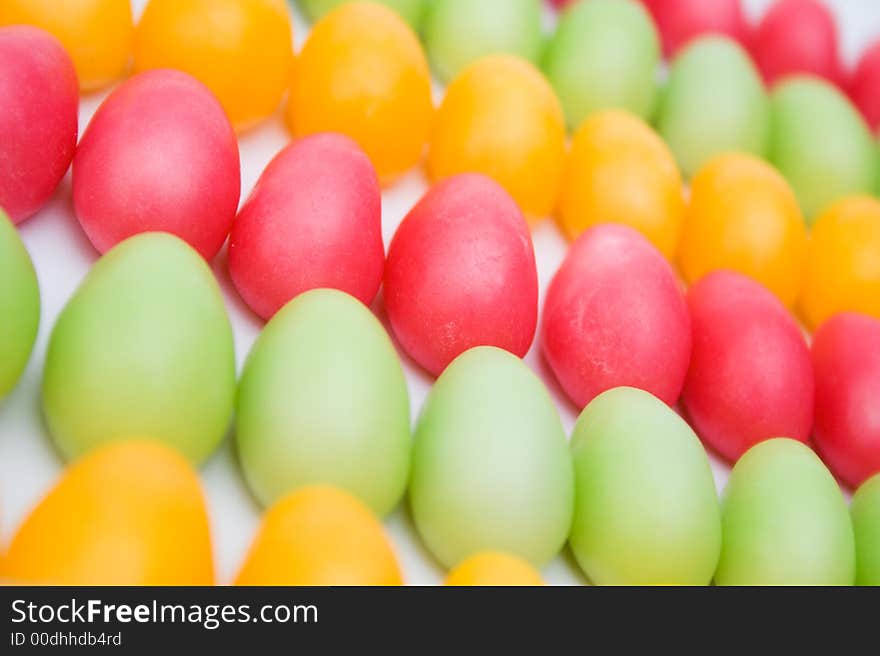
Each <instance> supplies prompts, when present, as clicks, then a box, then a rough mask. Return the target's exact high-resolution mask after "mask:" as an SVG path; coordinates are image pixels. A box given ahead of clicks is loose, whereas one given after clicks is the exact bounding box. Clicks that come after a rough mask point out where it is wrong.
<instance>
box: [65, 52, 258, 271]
mask: <svg viewBox="0 0 880 656" xmlns="http://www.w3.org/2000/svg"><path fill="white" fill-rule="evenodd" d="M240 193H241V174H240V168H239V161H238V143H237V142H236V139H235V132H234V131H233V129H232V126H231V125H230V124H229V120H228V119H227V118H226V114H225V113H224V112H223V108H222V107H221V106H220V103H219V102H218V101H217V99H216V98H214V96H213V95H212V94H211V92H210V91H208V88H207V87H205V86H204V85H203V84H202V83H201V82H198V81H197V80H196V79H195V78H193V77H190V76H189V75H187V74H186V73H181V72H179V71H172V70H165V69H158V70H153V71H148V72H146V73H141V74H140V75H136V76H135V77H133V78H131V79H130V80H128V81H127V82H125V83H124V84H122V85H121V86H120V87H118V88H117V89H116V90H115V91H114V92H113V93H112V94H110V96H109V97H108V98H107V99H106V100H105V101H104V102H103V103H102V104H101V106H100V107H99V108H98V111H97V113H96V114H95V116H94V118H92V122H91V123H90V124H89V127H88V129H87V130H86V132H85V134H84V135H83V138H82V141H81V142H80V144H79V148H78V149H77V152H76V157H75V158H74V160H73V202H74V208H75V210H76V215H77V217H78V218H79V222H80V224H81V225H82V227H83V230H85V232H86V234H87V235H88V237H89V239H90V240H91V242H92V244H94V246H95V248H97V249H98V251H100V252H101V253H104V252H105V251H107V250H109V249H110V248H112V247H113V246H114V245H116V244H117V243H119V242H120V241H123V240H124V239H126V238H128V237H131V236H132V235H136V234H139V233H142V232H154V231H155V232H169V233H171V234H173V235H176V236H178V237H180V238H181V239H183V240H184V241H186V242H188V243H189V244H190V245H191V246H192V247H193V248H195V249H196V250H197V251H198V252H199V253H201V254H202V256H203V257H205V258H206V259H211V258H212V257H214V255H216V254H217V251H218V250H220V247H221V246H222V245H223V242H224V241H225V240H226V235H227V234H229V228H230V226H231V225H232V221H233V219H234V218H235V211H236V209H237V207H238V199H239V195H240Z"/></svg>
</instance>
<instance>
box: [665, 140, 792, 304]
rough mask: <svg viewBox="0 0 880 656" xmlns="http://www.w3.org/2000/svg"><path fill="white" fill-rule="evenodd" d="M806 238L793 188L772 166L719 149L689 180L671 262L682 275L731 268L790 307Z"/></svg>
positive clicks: (690, 279) (688, 277)
mask: <svg viewBox="0 0 880 656" xmlns="http://www.w3.org/2000/svg"><path fill="white" fill-rule="evenodd" d="M806 240H807V237H806V227H805V224H804V219H803V216H802V214H801V211H800V208H799V206H798V203H797V199H796V198H795V195H794V192H793V191H792V190H791V187H790V186H789V185H788V183H787V182H786V181H785V179H784V178H783V177H782V176H781V175H780V174H779V173H778V172H777V171H776V170H775V169H774V168H773V167H772V166H770V165H769V164H767V163H766V162H764V161H763V160H760V159H758V158H757V157H754V156H752V155H744V154H725V155H719V156H717V157H714V158H713V159H711V160H710V161H709V162H707V163H706V164H705V165H704V166H703V167H702V168H701V169H700V170H699V171H698V172H697V174H696V176H694V178H693V180H692V182H691V197H690V203H689V205H688V208H687V210H686V212H685V220H684V225H683V226H682V234H681V242H680V244H679V253H678V259H679V265H680V267H681V271H682V273H683V274H684V277H685V278H686V280H687V281H688V282H689V283H692V282H695V281H696V280H698V279H699V278H701V277H703V276H704V275H705V274H707V273H709V272H711V271H716V270H718V269H730V270H733V271H737V272H739V273H742V274H744V275H747V276H749V277H751V278H753V279H754V280H757V281H758V282H759V283H761V284H762V285H764V286H765V287H767V288H768V289H769V290H770V291H772V292H773V293H774V294H776V296H777V297H778V298H779V300H780V301H782V303H784V304H785V305H786V306H787V307H791V306H792V305H793V304H794V302H795V298H796V296H797V291H798V287H799V285H800V281H801V275H802V273H803V265H804V254H805V251H806Z"/></svg>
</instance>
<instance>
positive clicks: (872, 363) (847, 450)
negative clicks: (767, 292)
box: [813, 312, 880, 488]
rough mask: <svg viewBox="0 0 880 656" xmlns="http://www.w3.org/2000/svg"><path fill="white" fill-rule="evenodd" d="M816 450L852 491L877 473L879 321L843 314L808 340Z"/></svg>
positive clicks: (879, 445)
mask: <svg viewBox="0 0 880 656" xmlns="http://www.w3.org/2000/svg"><path fill="white" fill-rule="evenodd" d="M813 368H814V369H815V372H816V425H815V428H814V433H813V439H814V440H815V442H816V449H817V451H818V452H819V453H820V455H821V456H822V458H823V460H825V462H826V463H827V464H828V467H829V468H830V469H831V471H832V472H834V474H836V475H837V476H838V478H840V479H841V480H843V481H844V482H845V483H846V484H847V485H849V486H851V487H853V488H856V487H858V486H859V485H860V484H861V483H862V482H863V481H864V480H866V479H867V478H869V477H870V476H872V475H874V474H876V473H878V472H880V417H878V416H877V399H878V398H880V321H878V320H877V319H874V318H871V317H867V316H865V315H862V314H855V313H850V312H844V313H841V314H837V315H835V316H833V317H832V318H831V319H829V320H828V321H826V322H825V323H823V324H822V325H821V326H820V327H819V330H817V331H816V334H815V335H814V336H813Z"/></svg>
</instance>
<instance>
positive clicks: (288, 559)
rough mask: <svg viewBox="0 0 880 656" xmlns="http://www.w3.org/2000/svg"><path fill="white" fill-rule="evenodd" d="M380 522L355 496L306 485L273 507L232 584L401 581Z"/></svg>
mask: <svg viewBox="0 0 880 656" xmlns="http://www.w3.org/2000/svg"><path fill="white" fill-rule="evenodd" d="M402 579H403V577H402V575H401V573H400V566H399V565H398V563H397V558H396V556H395V555H394V550H393V548H392V546H391V543H390V542H389V540H388V538H387V537H386V535H385V532H384V530H383V529H382V525H381V524H380V523H379V521H378V520H377V519H376V517H375V516H374V515H373V514H372V513H371V512H370V511H369V509H368V508H367V507H366V506H365V505H364V504H363V503H361V502H360V501H359V500H358V499H356V498H355V497H354V496H352V495H350V494H349V493H348V492H344V491H342V490H340V489H338V488H334V487H329V486H307V487H302V488H300V489H299V490H297V491H296V492H293V493H291V494H289V495H287V496H286V497H284V498H283V499H281V501H279V502H278V503H276V504H275V505H274V506H272V507H271V508H270V509H269V510H268V511H267V512H266V515H265V516H264V518H263V522H262V525H261V526H260V529H259V531H258V533H257V536H256V538H255V539H254V542H253V544H252V545H251V548H250V551H249V552H248V554H247V556H246V558H245V562H244V565H243V567H242V569H241V572H240V573H239V575H238V578H237V579H236V582H235V583H236V585H295V586H303V585H306V586H308V585H311V586H325V585H333V586H339V585H401V583H402Z"/></svg>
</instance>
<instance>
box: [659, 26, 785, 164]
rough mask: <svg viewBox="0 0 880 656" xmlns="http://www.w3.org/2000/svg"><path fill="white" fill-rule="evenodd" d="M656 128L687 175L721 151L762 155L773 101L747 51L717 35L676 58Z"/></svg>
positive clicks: (693, 46) (684, 51) (765, 147)
mask: <svg viewBox="0 0 880 656" xmlns="http://www.w3.org/2000/svg"><path fill="white" fill-rule="evenodd" d="M657 130H658V132H659V133H660V135H661V136H662V137H663V138H664V139H665V140H666V143H668V144H669V147H670V148H671V149H672V152H673V153H674V154H675V157H676V159H677V160H678V163H679V165H680V166H681V168H682V171H683V172H684V175H685V177H687V178H690V177H691V176H692V175H693V174H694V173H695V172H696V171H697V170H698V169H699V168H700V167H701V166H702V165H703V164H704V163H705V162H706V161H707V160H709V159H710V158H712V157H713V156H715V155H718V154H720V153H724V152H728V151H738V152H742V153H751V154H753V155H758V156H763V155H764V154H765V152H766V149H767V142H768V138H769V133H770V111H769V104H768V101H767V96H766V94H765V92H764V86H763V83H762V82H761V77H760V75H759V74H758V71H757V70H755V67H754V65H753V64H752V62H751V61H750V60H749V56H748V54H747V53H746V51H745V50H743V49H742V47H741V46H739V45H738V44H737V43H735V42H734V41H731V40H729V39H726V38H724V37H718V36H711V37H703V38H701V39H698V40H697V41H694V42H693V43H692V44H691V45H689V46H688V47H687V48H685V49H684V50H683V51H682V52H681V54H679V55H678V57H676V59H675V61H674V62H673V63H672V67H671V69H670V72H669V80H668V82H667V85H666V88H665V89H664V91H663V94H662V97H661V102H660V106H659V109H658V112H657Z"/></svg>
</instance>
